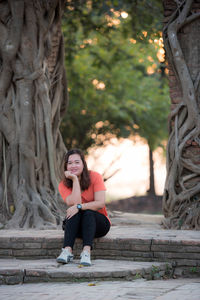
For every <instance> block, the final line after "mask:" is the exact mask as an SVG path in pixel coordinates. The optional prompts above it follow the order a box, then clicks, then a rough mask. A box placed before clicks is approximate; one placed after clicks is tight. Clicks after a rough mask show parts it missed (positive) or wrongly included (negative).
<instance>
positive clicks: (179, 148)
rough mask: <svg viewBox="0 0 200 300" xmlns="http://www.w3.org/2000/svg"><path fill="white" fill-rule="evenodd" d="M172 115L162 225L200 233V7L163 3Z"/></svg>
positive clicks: (189, 2) (180, 1)
mask: <svg viewBox="0 0 200 300" xmlns="http://www.w3.org/2000/svg"><path fill="white" fill-rule="evenodd" d="M163 3H164V8H165V16H166V24H165V27H164V30H163V36H164V44H165V49H166V53H167V58H168V62H169V83H170V92H171V100H172V110H171V114H170V118H169V125H170V126H169V127H170V137H169V141H168V147H167V178H166V183H165V190H164V197H163V210H164V215H165V221H164V225H165V226H166V227H167V228H175V229H200V56H199V53H200V40H199V32H200V3H199V1H195V0H176V1H173V0H163Z"/></svg>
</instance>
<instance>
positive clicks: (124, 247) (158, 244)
mask: <svg viewBox="0 0 200 300" xmlns="http://www.w3.org/2000/svg"><path fill="white" fill-rule="evenodd" d="M62 243H63V231H62V230H61V229H60V230H0V258H12V257H15V258H24V259H28V258H31V259H41V258H45V259H46V258H55V257H56V256H58V255H59V253H60V250H61V248H62ZM80 252H81V241H80V240H77V242H76V244H75V248H74V254H75V257H78V256H79V255H80ZM92 259H116V260H118V259H119V260H132V261H163V262H168V263H172V264H173V265H174V266H175V267H176V274H177V275H180V276H182V275H184V274H186V273H188V272H190V273H192V274H194V275H195V274H196V275H198V276H199V275H200V263H199V261H200V232H199V231H192V230H163V229H158V228H151V227H146V228H143V227H142V226H141V227H134V226H112V227H111V230H110V232H109V233H108V235H107V236H106V237H104V238H101V239H96V240H95V242H94V247H93V251H92Z"/></svg>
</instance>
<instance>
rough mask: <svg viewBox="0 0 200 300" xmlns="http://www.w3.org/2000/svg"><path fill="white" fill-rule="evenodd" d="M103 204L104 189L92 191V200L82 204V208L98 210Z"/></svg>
mask: <svg viewBox="0 0 200 300" xmlns="http://www.w3.org/2000/svg"><path fill="white" fill-rule="evenodd" d="M104 206H105V191H99V192H96V193H94V201H91V202H87V203H84V204H82V209H83V210H86V209H91V210H99V209H101V208H103V207H104Z"/></svg>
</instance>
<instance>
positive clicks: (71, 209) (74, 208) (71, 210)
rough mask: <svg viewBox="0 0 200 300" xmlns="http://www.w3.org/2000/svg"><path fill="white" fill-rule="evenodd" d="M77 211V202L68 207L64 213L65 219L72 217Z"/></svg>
mask: <svg viewBox="0 0 200 300" xmlns="http://www.w3.org/2000/svg"><path fill="white" fill-rule="evenodd" d="M77 212H78V208H77V204H76V205H73V206H71V207H69V208H68V209H67V214H66V217H67V219H70V218H71V217H73V216H74V215H75V214H77Z"/></svg>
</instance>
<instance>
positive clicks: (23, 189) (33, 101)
mask: <svg viewBox="0 0 200 300" xmlns="http://www.w3.org/2000/svg"><path fill="white" fill-rule="evenodd" d="M63 6H64V1H61V0H46V1H42V0H34V1H33V0H3V1H0V113H1V115H0V209H1V220H0V221H1V222H4V223H5V224H6V228H30V227H32V228H47V227H48V228H52V227H55V226H56V224H58V223H59V221H60V198H59V195H58V191H57V188H58V186H57V184H58V180H59V178H60V176H61V174H60V171H61V165H62V157H63V154H64V151H65V147H64V144H63V141H62V137H61V134H60V131H59V125H60V121H61V115H62V114H63V113H64V111H65V107H66V104H67V87H66V77H65V70H64V50H63V36H62V33H61V15H62V10H63Z"/></svg>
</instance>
